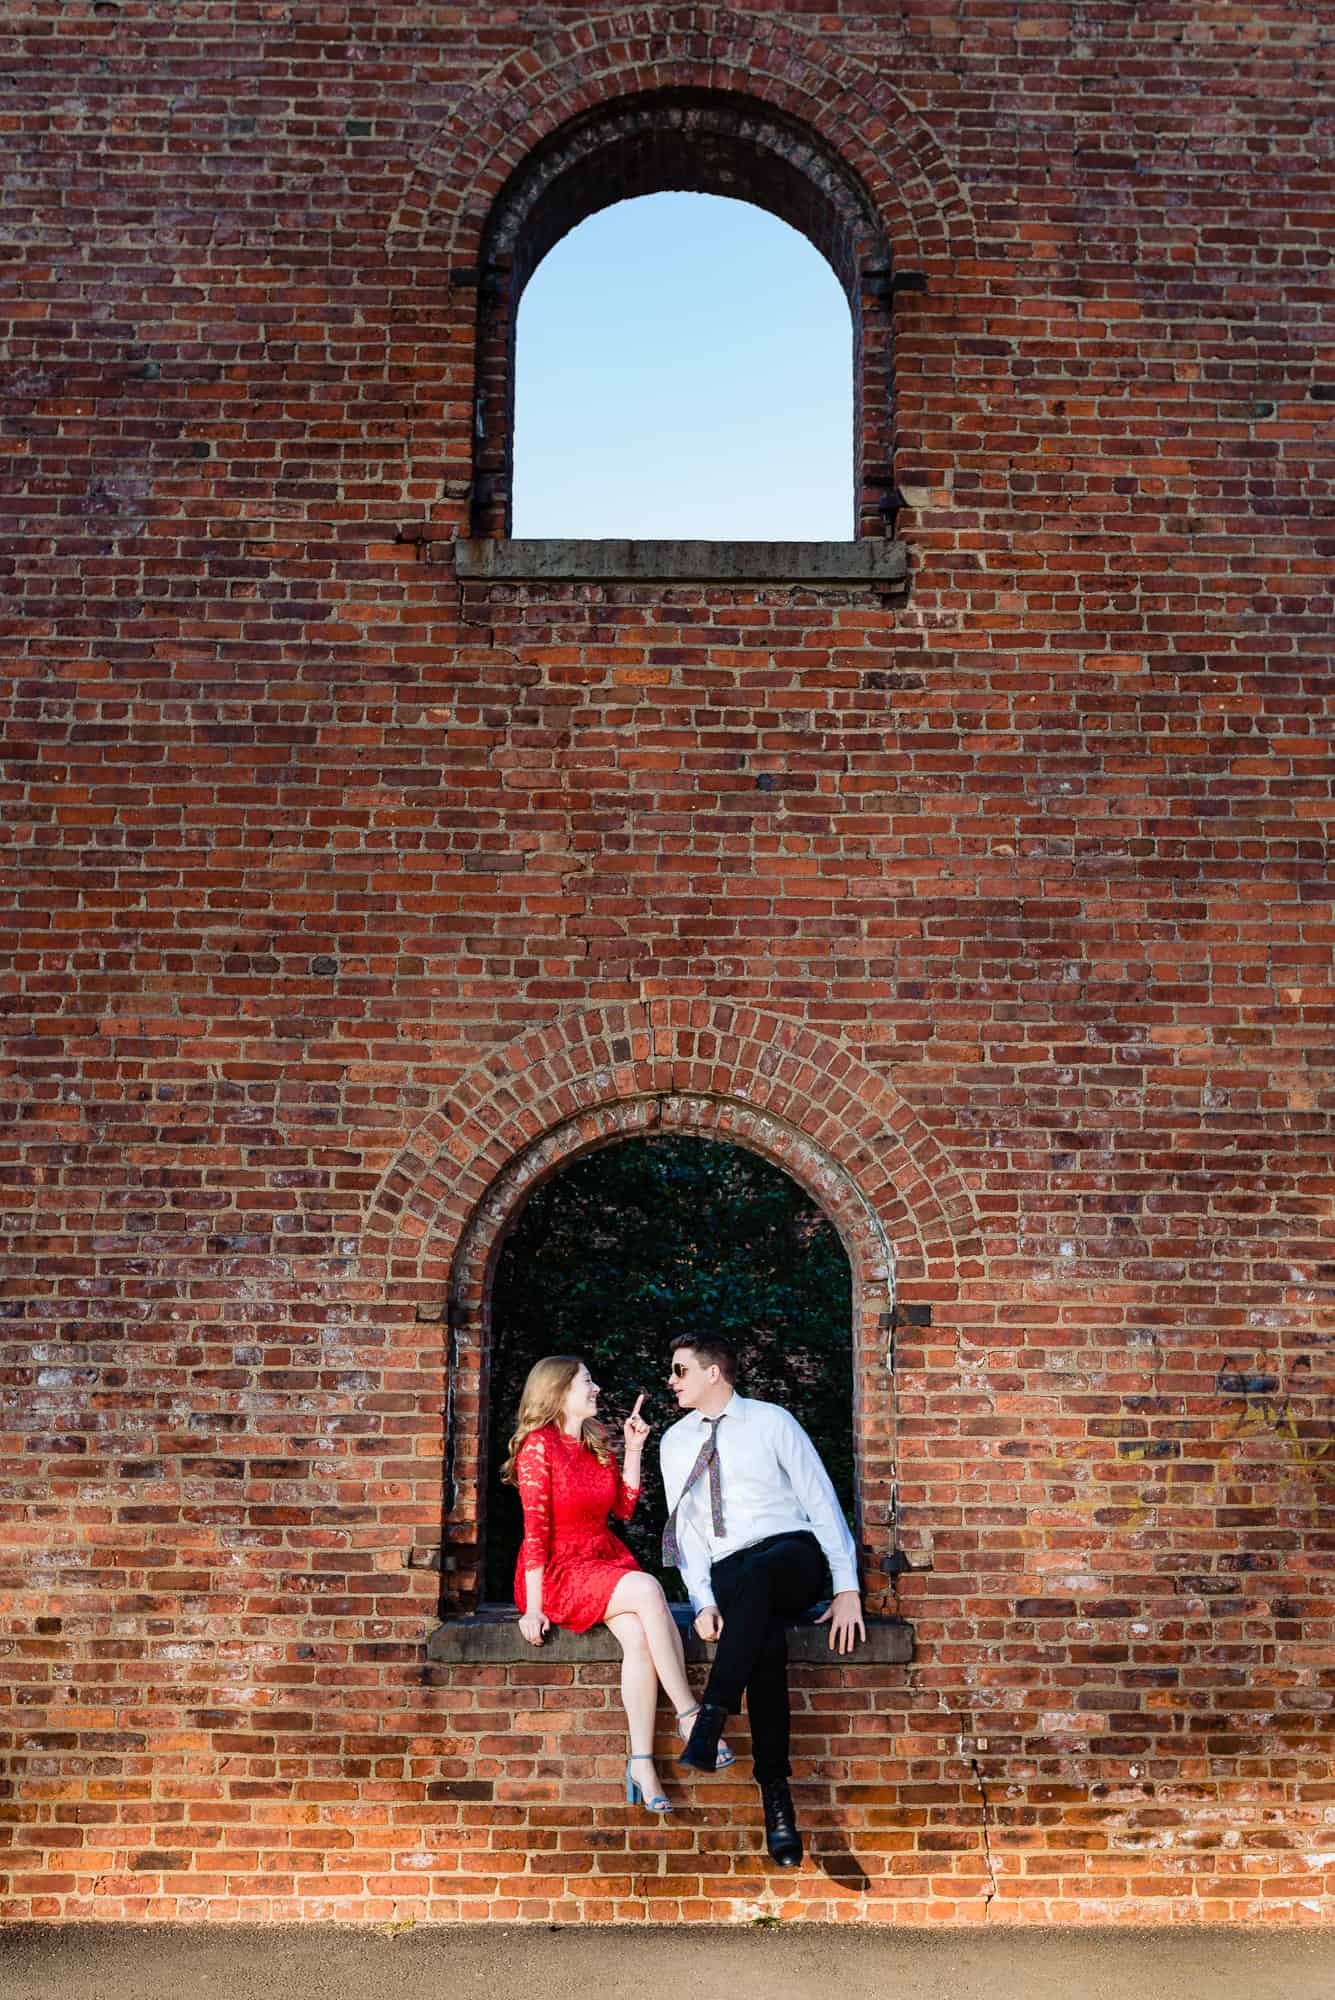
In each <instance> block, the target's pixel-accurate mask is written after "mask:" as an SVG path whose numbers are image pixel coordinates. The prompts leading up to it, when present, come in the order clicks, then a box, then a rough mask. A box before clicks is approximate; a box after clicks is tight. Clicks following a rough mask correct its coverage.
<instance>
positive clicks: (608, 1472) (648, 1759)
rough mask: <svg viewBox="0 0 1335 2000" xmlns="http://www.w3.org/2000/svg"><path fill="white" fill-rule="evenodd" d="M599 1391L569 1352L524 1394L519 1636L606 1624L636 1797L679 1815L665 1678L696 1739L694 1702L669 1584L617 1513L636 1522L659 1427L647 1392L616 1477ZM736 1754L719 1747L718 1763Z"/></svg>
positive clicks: (535, 1642)
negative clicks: (662, 1741) (657, 1733)
mask: <svg viewBox="0 0 1335 2000" xmlns="http://www.w3.org/2000/svg"><path fill="white" fill-rule="evenodd" d="M599 1393H600V1392H599V1388H598V1384H597V1383H596V1382H595V1381H594V1380H593V1377H592V1376H591V1375H590V1374H589V1371H588V1369H587V1368H586V1367H585V1365H584V1363H583V1362H582V1361H580V1360H578V1359H577V1358H576V1357H575V1356H574V1355H571V1354H552V1355H548V1357H547V1358H546V1360H544V1361H539V1362H536V1363H535V1364H534V1366H533V1367H532V1368H531V1369H530V1370H529V1374H528V1379H527V1381H526V1382H525V1383H524V1389H523V1394H522V1395H521V1396H520V1399H519V1415H518V1417H517V1419H516V1422H515V1431H514V1436H513V1437H512V1438H511V1439H510V1455H509V1457H508V1458H507V1460H506V1462H505V1466H504V1469H503V1471H502V1474H501V1477H502V1478H503V1479H508V1480H509V1481H510V1482H511V1483H512V1484H513V1485H515V1486H517V1487H518V1488H519V1497H520V1500H521V1501H522V1502H523V1506H524V1540H523V1544H522V1546H521V1547H520V1551H519V1561H518V1564H517V1566H516V1569H515V1602H516V1604H517V1605H518V1607H519V1613H520V1617H519V1629H520V1631H521V1632H522V1633H523V1635H524V1637H525V1638H526V1639H527V1640H528V1642H529V1644H530V1645H532V1646H540V1645H541V1644H542V1642H543V1639H544V1637H545V1636H546V1633H547V1630H548V1627H549V1626H551V1625H564V1626H565V1627H566V1629H567V1630H568V1631H571V1632H587V1631H588V1630H589V1628H590V1626H593V1625H597V1624H598V1623H599V1622H601V1623H603V1624H605V1625H606V1626H607V1628H608V1630H609V1631H610V1632H611V1633H612V1634H613V1636H614V1637H615V1638H616V1640H617V1643H618V1644H619V1645H620V1647H621V1655H622V1658H621V1699H622V1701H623V1703H624V1704H625V1709H626V1720H627V1722H628V1723H629V1725H630V1756H629V1757H628V1758H627V1760H626V1800H627V1803H628V1804H630V1805H634V1804H635V1803H636V1801H637V1800H638V1799H641V1798H642V1799H643V1801H644V1803H645V1805H646V1806H647V1807H648V1808H649V1810H650V1811H651V1812H670V1811H671V1810H672V1808H671V1806H670V1805H669V1803H668V1801H667V1799H666V1798H665V1797H664V1796H663V1788H662V1786H661V1785H660V1784H659V1782H658V1772H657V1770H656V1769H655V1766H654V1758H653V1747H654V1716H655V1713H656V1711H657V1708H658V1689H659V1684H660V1682H661V1684H662V1687H663V1689H664V1692H665V1693H666V1695H667V1697H668V1700H669V1701H670V1702H671V1703H672V1706H673V1708H674V1709H675V1710H676V1715H677V1727H678V1729H679V1730H680V1732H681V1734H682V1736H683V1738H685V1737H686V1736H689V1734H690V1730H691V1724H692V1722H693V1721H694V1719H695V1712H696V1708H697V1706H698V1704H697V1703H696V1702H694V1701H693V1700H692V1697H691V1689H690V1683H689V1682H688V1681H687V1679H686V1662H685V1659H684V1657H683V1655H682V1648H681V1634H680V1632H679V1631H678V1630H677V1621H676V1619H675V1618H674V1617H673V1616H672V1613H671V1611H670V1610H669V1608H668V1602H667V1599H666V1598H665V1597H664V1595H663V1586H662V1585H661V1584H660V1583H659V1581H658V1579H657V1578H656V1577H652V1576H648V1575H646V1574H645V1572H644V1571H643V1570H642V1569H641V1568H640V1566H639V1564H638V1563H637V1562H636V1560H635V1558H634V1556H633V1555H632V1554H631V1552H630V1550H629V1549H628V1548H627V1547H626V1544H625V1543H624V1542H623V1541H622V1540H621V1538H620V1536H619V1535H616V1534H614V1533H613V1532H612V1530H611V1528H610V1527H609V1526H608V1522H607V1517H608V1515H609V1513H610V1514H613V1515H615V1517H616V1519H617V1520H618V1521H629V1519H630V1518H631V1515H632V1514H633V1513H634V1512H635V1502H636V1501H637V1500H638V1498H639V1495H640V1461H641V1458H642V1457H643V1455H644V1444H645V1439H646V1438H647V1437H648V1435H649V1426H648V1424H647V1423H645V1421H644V1419H643V1418H642V1417H641V1415H640V1404H641V1403H643V1401H644V1397H643V1396H640V1397H639V1398H638V1399H637V1400H636V1404H635V1408H634V1409H633V1410H632V1411H631V1413H630V1415H629V1416H628V1417H627V1419H626V1421H625V1424H624V1426H623V1435H624V1438H625V1444H626V1451H625V1458H624V1461H623V1466H622V1469H621V1470H618V1468H617V1466H616V1465H615V1463H614V1462H613V1459H612V1454H611V1451H610V1450H609V1449H608V1443H607V1432H606V1430H605V1429H604V1427H603V1426H602V1425H601V1424H600V1423H598V1422H597V1421H596V1416H597V1410H598V1396H599ZM733 1761H734V1759H733V1756H732V1753H731V1752H730V1751H729V1750H728V1749H727V1747H726V1745H720V1748H719V1764H720V1766H723V1765H725V1764H731V1763H732V1762H733Z"/></svg>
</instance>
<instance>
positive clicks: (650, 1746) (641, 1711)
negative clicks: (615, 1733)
mask: <svg viewBox="0 0 1335 2000" xmlns="http://www.w3.org/2000/svg"><path fill="white" fill-rule="evenodd" d="M604 1623H605V1624H606V1626H607V1628H608V1630H609V1631H610V1632H611V1634H612V1636H613V1638H614V1639H615V1640H616V1642H617V1644H618V1645H619V1646H620V1648H621V1701H622V1706H623V1707H624V1708H625V1711H626V1722H627V1724H628V1725H629V1728H630V1750H631V1755H632V1756H633V1757H634V1758H635V1763H634V1764H633V1765H632V1766H631V1775H632V1776H633V1778H634V1779H635V1782H636V1784H637V1785H639V1786H640V1788H641V1789H642V1791H643V1792H644V1795H645V1797H646V1798H651V1799H656V1798H657V1797H658V1796H659V1794H660V1793H661V1792H662V1789H663V1787H662V1786H661V1784H660V1783H659V1781H658V1771H657V1769H656V1767H655V1765H654V1762H653V1755H654V1717H655V1714H656V1713H657V1710H658V1675H657V1674H656V1673H655V1671H654V1662H653V1655H652V1654H651V1652H650V1651H649V1643H648V1640H647V1639H646V1637H645V1632H644V1627H643V1625H641V1623H640V1621H639V1619H638V1618H637V1617H636V1615H635V1613H634V1612H633V1611H622V1612H620V1613H618V1612H615V1611H613V1610H612V1608H611V1606H610V1605H609V1607H608V1610H607V1615H606V1618H605V1620H604Z"/></svg>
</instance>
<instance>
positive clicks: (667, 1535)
mask: <svg viewBox="0 0 1335 2000" xmlns="http://www.w3.org/2000/svg"><path fill="white" fill-rule="evenodd" d="M726 1415H727V1412H726V1411H725V1412H724V1416H726ZM704 1421H705V1422H706V1423H707V1424H708V1425H709V1436H708V1437H707V1438H706V1439H705V1441H704V1443H703V1444H702V1445H701V1447H700V1450H699V1453H698V1455H697V1457H696V1461H695V1464H694V1465H693V1466H692V1467H691V1469H690V1471H689V1472H688V1473H687V1475H686V1484H685V1485H684V1486H683V1487H682V1489H681V1492H680V1493H679V1494H678V1496H677V1504H676V1506H675V1507H674V1508H673V1509H672V1512H671V1513H670V1514H669V1515H668V1522H667V1526H666V1527H665V1528H664V1530H663V1561H664V1562H665V1563H670V1564H671V1565H672V1567H673V1568H674V1569H680V1567H681V1549H680V1546H679V1545H678V1542H677V1515H678V1513H679V1512H680V1510H681V1503H682V1501H683V1500H684V1499H685V1498H686V1495H687V1494H688V1493H689V1492H690V1490H691V1488H692V1487H693V1486H694V1484H695V1482H696V1480H697V1479H698V1478H699V1477H700V1474H701V1473H702V1472H704V1471H705V1470H706V1468H708V1471H709V1515H710V1525H711V1527H712V1528H713V1530H714V1533H715V1535H716V1537H717V1538H718V1539H719V1540H720V1541H721V1540H722V1539H723V1485H722V1481H721V1480H720V1478H719V1466H718V1427H719V1425H720V1424H721V1423H722V1422H723V1417H721V1416H719V1417H706V1418H705V1420H704Z"/></svg>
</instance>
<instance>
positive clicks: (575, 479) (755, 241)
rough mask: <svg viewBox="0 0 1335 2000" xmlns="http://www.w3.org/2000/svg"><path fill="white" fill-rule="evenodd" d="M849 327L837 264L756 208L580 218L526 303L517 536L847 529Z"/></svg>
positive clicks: (760, 535)
mask: <svg viewBox="0 0 1335 2000" xmlns="http://www.w3.org/2000/svg"><path fill="white" fill-rule="evenodd" d="M852 339H853V336H852V323H851V319H850V316H849V309H848V302H847V300H846V299H845V297H844V294H843V291H842V289H841V287H840V285H839V282H838V280H837V278H836V277H835V275H834V272H833V271H832V270H831V269H830V266H829V265H828V264H827V263H826V261H825V259H824V258H823V257H822V256H821V254H820V252H819V251H818V250H816V249H814V248H813V246H812V245H811V244H810V243H808V241H807V239H806V238H805V237H804V236H802V235H800V234H799V233H798V231H797V230H795V229H791V228H790V227H789V226H788V224H787V223H785V222H780V221H779V220H778V219H777V218H776V217H775V216H772V215H770V214H768V213H767V212H766V211H765V210H764V209H760V208H756V207H754V206H753V205H752V204H750V203H748V202H741V201H731V200H728V199H726V198H724V197H722V196H717V195H701V194H656V195H645V196H642V197H640V198H638V199H636V200H633V201H623V202H618V203H617V204H616V205H615V206H614V207H612V208H608V209H603V210H602V211H600V212H599V213H598V214H597V215H593V216H590V217H589V219H588V220H587V221H586V222H583V223H581V224H580V226H579V227H578V228H577V229H574V230H572V231H571V233H570V234H569V236H567V237H565V238H563V240H562V241H561V242H560V243H558V244H557V245H556V246H555V248H554V249H553V250H552V251H551V252H550V253H549V255H548V256H547V257H546V258H545V259H544V261H543V262H542V264H540V265H539V267H538V269H537V271H536V272H535V273H534V276H533V278H532V279H531V280H530V282H529V285H528V287H527V289H526V291H525V293H524V296H523V299H522V301H521V304H520V310H519V324H518V332H517V351H516V397H515V410H516V418H515V481H514V533H515V534H516V535H519V536H575V537H583V536H588V537H607V536H631V537H636V538H647V537H658V536H662V537H685V538H690V539H706V540H715V539H717V540H756V541H786V540H795V541H842V540H847V539H849V538H850V537H851V536H852V534H853V464H852V458H853V409H852V393H853V380H852V373H853V370H852Z"/></svg>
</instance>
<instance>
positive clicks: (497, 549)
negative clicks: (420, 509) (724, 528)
mask: <svg viewBox="0 0 1335 2000" xmlns="http://www.w3.org/2000/svg"><path fill="white" fill-rule="evenodd" d="M446 548H452V549H453V551H454V566H455V573H456V575H457V576H458V577H459V578H460V579H461V580H462V581H464V582H468V583H716V584H734V583H740V584H746V583H769V584H790V585H794V586H797V587H805V586H814V587H819V588H821V589H828V588H830V587H832V586H833V587H836V588H839V589H849V588H856V587H859V586H861V587H864V588H865V587H866V586H867V585H868V584H873V585H880V586H885V585H894V586H899V585H902V584H903V583H904V582H905V580H906V578H907V576H908V552H907V549H906V547H905V545H904V543H903V542H889V541H861V542H653V541H643V542H641V541H624V542H622V541H594V542H577V541H555V540H553V541H548V540H532V541H455V542H451V543H436V544H433V545H432V549H431V554H432V559H433V560H437V561H439V560H440V558H441V556H442V555H443V553H444V551H445V549H446Z"/></svg>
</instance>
